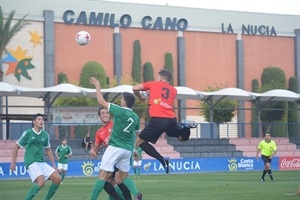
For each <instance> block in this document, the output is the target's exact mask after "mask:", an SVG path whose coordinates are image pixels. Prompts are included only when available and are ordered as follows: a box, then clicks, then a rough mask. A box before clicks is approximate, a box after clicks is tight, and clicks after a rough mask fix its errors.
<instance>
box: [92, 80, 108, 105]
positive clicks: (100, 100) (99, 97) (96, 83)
mask: <svg viewBox="0 0 300 200" xmlns="http://www.w3.org/2000/svg"><path fill="white" fill-rule="evenodd" d="M90 84H93V85H94V86H95V87H96V92H97V100H98V103H99V104H100V105H101V106H103V107H104V108H106V109H107V108H108V102H107V101H105V99H104V97H103V95H102V92H101V86H100V82H99V81H98V80H97V79H96V78H94V77H91V78H90Z"/></svg>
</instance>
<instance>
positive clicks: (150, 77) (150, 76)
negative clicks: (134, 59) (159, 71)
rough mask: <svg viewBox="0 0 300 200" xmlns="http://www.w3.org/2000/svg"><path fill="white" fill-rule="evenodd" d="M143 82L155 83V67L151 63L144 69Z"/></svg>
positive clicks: (145, 65)
mask: <svg viewBox="0 0 300 200" xmlns="http://www.w3.org/2000/svg"><path fill="white" fill-rule="evenodd" d="M143 80H144V82H148V81H154V73H153V66H152V63H151V62H146V63H145V64H144V68H143Z"/></svg>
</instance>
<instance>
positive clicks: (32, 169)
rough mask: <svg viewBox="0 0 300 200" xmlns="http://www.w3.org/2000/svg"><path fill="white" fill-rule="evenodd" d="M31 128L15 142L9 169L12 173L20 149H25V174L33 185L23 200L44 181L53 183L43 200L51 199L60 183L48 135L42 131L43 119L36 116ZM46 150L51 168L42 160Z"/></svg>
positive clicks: (31, 196)
mask: <svg viewBox="0 0 300 200" xmlns="http://www.w3.org/2000/svg"><path fill="white" fill-rule="evenodd" d="M32 123H33V128H32V129H28V130H27V131H25V132H24V133H23V134H22V136H21V137H20V138H19V140H18V141H17V143H16V145H15V147H14V149H13V155H12V162H11V165H10V169H11V170H12V171H14V170H15V168H16V160H17V155H18V151H19V148H20V147H24V148H25V149H26V151H25V156H24V162H25V166H26V169H27V172H28V174H29V176H30V178H31V181H32V182H33V183H34V185H33V186H32V188H31V189H30V190H29V192H28V193H27V195H26V197H25V200H30V199H32V198H34V196H35V195H36V194H37V193H38V191H40V189H41V188H42V187H43V186H44V185H45V183H46V180H48V179H50V180H52V181H53V183H52V184H51V186H50V188H49V191H48V193H47V195H46V197H45V200H48V199H51V197H52V196H53V195H54V194H55V192H56V190H57V189H58V187H59V185H60V181H61V177H60V175H59V174H58V173H57V171H56V170H57V167H56V165H55V162H54V158H53V153H52V150H51V148H50V141H49V135H48V133H47V132H46V131H44V130H43V125H44V117H43V115H42V114H39V113H38V114H36V115H34V116H33V119H32ZM44 149H45V150H46V154H47V156H48V158H49V160H50V162H51V164H52V167H51V166H50V165H48V164H47V163H46V162H45V160H44V155H43V151H44Z"/></svg>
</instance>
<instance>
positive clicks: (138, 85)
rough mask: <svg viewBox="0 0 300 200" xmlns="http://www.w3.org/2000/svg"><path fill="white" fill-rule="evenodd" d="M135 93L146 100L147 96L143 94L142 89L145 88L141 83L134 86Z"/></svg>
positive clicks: (140, 98)
mask: <svg viewBox="0 0 300 200" xmlns="http://www.w3.org/2000/svg"><path fill="white" fill-rule="evenodd" d="M132 90H133V93H134V94H135V96H137V98H139V100H145V98H144V97H143V96H142V95H141V93H140V91H143V90H144V86H143V85H142V84H141V83H140V84H137V85H135V86H133V87H132Z"/></svg>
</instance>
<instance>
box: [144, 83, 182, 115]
mask: <svg viewBox="0 0 300 200" xmlns="http://www.w3.org/2000/svg"><path fill="white" fill-rule="evenodd" d="M142 85H143V87H144V89H145V90H149V91H150V96H149V114H150V117H164V118H175V113H174V110H173V104H174V101H175V97H176V95H177V90H176V88H174V87H173V86H171V85H169V84H168V83H166V82H157V81H150V82H146V83H142Z"/></svg>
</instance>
